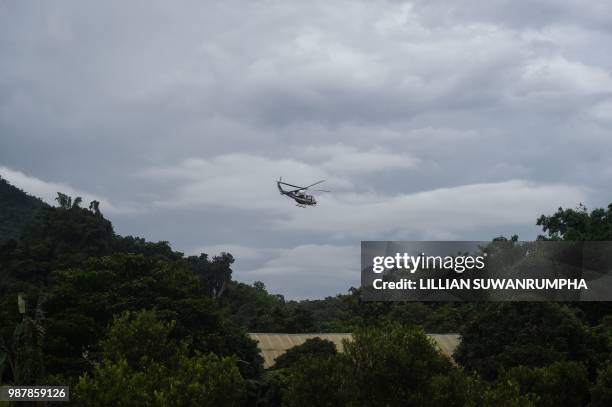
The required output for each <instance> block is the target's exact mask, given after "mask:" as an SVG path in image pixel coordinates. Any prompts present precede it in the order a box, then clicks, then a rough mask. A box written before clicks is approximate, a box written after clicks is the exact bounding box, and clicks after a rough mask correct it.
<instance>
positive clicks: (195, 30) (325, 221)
mask: <svg viewBox="0 0 612 407" xmlns="http://www.w3.org/2000/svg"><path fill="white" fill-rule="evenodd" d="M610 44H612V3H611V2H610V1H589V2H584V1H580V0H573V1H569V0H568V1H525V2H520V1H514V0H508V1H481V0H473V1H469V0H464V1H452V2H450V1H447V0H445V1H432V0H426V1H425V0H424V1H414V2H400V1H372V0H367V1H362V2H361V1H355V0H351V1H346V2H345V1H339V0H334V1H330V0H325V1H240V2H238V1H227V0H225V1H220V2H215V3H213V2H203V1H193V2H188V1H127V2H126V1H91V2H85V1H81V0H75V1H54V2H40V1H23V0H0V175H2V176H3V177H4V178H6V179H8V180H9V181H11V182H12V183H14V184H15V185H17V186H19V187H21V188H23V189H25V190H26V191H27V192H29V193H32V194H34V195H38V196H41V197H43V198H44V199H45V200H46V201H47V202H49V203H53V198H54V196H55V194H56V192H57V191H63V192H66V193H70V194H73V195H81V196H83V198H84V200H85V201H87V202H88V201H89V200H91V199H93V198H96V199H99V200H100V201H102V205H101V209H102V211H103V213H104V214H105V215H106V216H107V217H108V218H110V219H111V220H112V222H113V224H114V225H115V230H116V231H117V232H118V233H120V234H131V235H139V236H143V237H146V238H147V239H149V240H168V241H170V242H171V244H172V246H173V248H174V249H176V250H179V251H183V252H185V253H186V254H195V253H199V252H201V251H204V252H206V253H209V254H211V255H212V254H217V253H219V252H220V251H229V252H230V253H232V254H233V255H234V256H235V257H236V259H237V260H236V263H235V266H234V276H235V278H237V279H238V280H240V281H244V282H249V283H250V282H253V281H255V280H262V281H264V282H265V284H266V286H267V287H268V288H269V290H270V291H272V292H275V293H281V294H284V295H285V296H286V297H287V298H307V297H308V298H320V297H324V296H327V295H334V294H336V293H340V292H346V290H347V289H348V288H349V287H350V286H357V285H359V248H360V241H361V240H422V239H429V240H472V239H476V240H480V239H482V240H487V239H490V238H492V237H495V236H499V235H507V236H509V235H511V234H514V233H518V234H519V235H520V237H521V238H522V239H525V240H527V239H532V238H534V237H535V236H536V235H537V233H538V229H537V228H536V227H535V221H536V219H537V217H538V216H539V215H541V214H543V213H545V214H550V213H553V212H554V211H555V210H556V208H558V207H559V206H564V207H575V206H576V205H577V204H578V203H580V202H583V203H585V204H586V205H587V206H588V207H590V208H592V207H598V206H604V205H607V204H608V203H609V202H611V201H612V196H611V195H610V191H611V185H612V182H611V181H612V159H611V157H612V133H611V125H612V49H611V48H612V46H611V45H610ZM279 176H282V177H283V179H284V180H286V181H287V182H290V183H292V184H298V185H301V184H310V183H313V182H315V181H318V180H320V179H326V180H327V182H326V183H325V184H323V185H325V187H326V189H331V190H332V191H333V192H332V193H329V194H320V195H318V196H317V200H318V201H319V205H318V206H317V207H315V208H306V209H301V208H298V207H296V206H295V205H294V204H292V202H291V201H290V200H289V199H287V198H285V197H282V196H280V195H279V194H278V191H277V189H276V185H275V184H274V180H275V179H277V178H278V177H279Z"/></svg>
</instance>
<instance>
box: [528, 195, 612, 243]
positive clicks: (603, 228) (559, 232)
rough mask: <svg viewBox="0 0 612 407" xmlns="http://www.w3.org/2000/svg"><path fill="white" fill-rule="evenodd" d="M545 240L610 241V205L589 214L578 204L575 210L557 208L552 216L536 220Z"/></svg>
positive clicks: (541, 237) (611, 208) (611, 218)
mask: <svg viewBox="0 0 612 407" xmlns="http://www.w3.org/2000/svg"><path fill="white" fill-rule="evenodd" d="M537 225H538V226H542V229H543V231H544V232H546V233H547V234H546V235H540V237H539V238H540V239H545V240H573V241H610V240H612V203H611V204H610V205H608V208H607V209H603V208H598V209H595V210H593V211H591V212H590V213H589V212H588V211H587V208H586V206H584V205H583V204H580V205H579V206H578V208H576V209H563V208H559V209H558V210H557V212H556V213H555V214H554V215H552V216H545V215H542V216H540V217H539V218H538V221H537Z"/></svg>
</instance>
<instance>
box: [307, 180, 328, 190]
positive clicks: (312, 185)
mask: <svg viewBox="0 0 612 407" xmlns="http://www.w3.org/2000/svg"><path fill="white" fill-rule="evenodd" d="M322 182H325V180H324V179H322V180H321V181H318V182H315V183H314V184H310V185H308V186H307V187H304V189H308V188H310V187H314V186H315V185H319V184H320V183H322Z"/></svg>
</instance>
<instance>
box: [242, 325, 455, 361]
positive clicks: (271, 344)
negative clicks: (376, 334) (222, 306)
mask: <svg viewBox="0 0 612 407" xmlns="http://www.w3.org/2000/svg"><path fill="white" fill-rule="evenodd" d="M249 336H250V337H251V339H253V340H255V341H257V346H258V347H259V350H260V351H261V355H262V356H263V358H264V367H265V368H266V369H267V368H269V367H270V366H272V365H273V364H274V360H275V359H276V358H277V357H279V356H280V355H282V354H283V353H285V352H287V350H288V349H290V348H293V347H294V346H297V345H301V344H303V343H304V342H306V340H307V339H311V338H321V339H326V340H328V341H331V342H333V343H334V344H335V345H336V349H338V352H342V351H344V345H343V343H342V341H343V340H344V339H346V340H349V341H350V340H351V339H352V338H353V335H352V334H350V333H313V334H282V333H250V334H249ZM427 336H429V337H430V338H431V339H433V340H434V342H435V343H436V345H438V347H439V348H440V352H442V354H444V355H446V356H448V357H449V358H451V357H452V355H453V352H454V351H455V349H456V348H457V346H458V345H459V342H460V340H461V338H460V336H459V335H458V334H428V335H427Z"/></svg>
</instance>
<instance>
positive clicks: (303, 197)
mask: <svg viewBox="0 0 612 407" xmlns="http://www.w3.org/2000/svg"><path fill="white" fill-rule="evenodd" d="M276 185H277V186H278V190H279V192H280V193H281V195H285V196H288V197H289V198H291V199H293V200H294V201H295V202H296V203H297V204H298V205H299V206H312V205H316V204H317V200H316V199H315V197H314V196H312V195H308V194H305V193H304V192H302V191H285V190H284V189H283V188H282V187H281V185H280V183H278V182H277V183H276Z"/></svg>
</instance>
